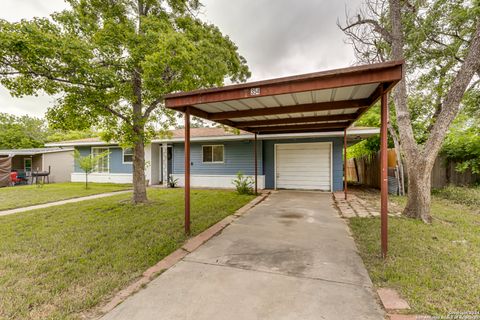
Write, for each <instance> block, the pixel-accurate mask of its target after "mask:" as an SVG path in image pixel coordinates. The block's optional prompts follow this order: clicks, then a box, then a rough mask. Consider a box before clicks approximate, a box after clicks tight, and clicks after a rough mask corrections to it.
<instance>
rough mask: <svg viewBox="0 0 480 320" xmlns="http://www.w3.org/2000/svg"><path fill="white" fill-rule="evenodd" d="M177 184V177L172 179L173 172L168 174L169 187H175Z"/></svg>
mask: <svg viewBox="0 0 480 320" xmlns="http://www.w3.org/2000/svg"><path fill="white" fill-rule="evenodd" d="M177 184H178V179H173V174H169V175H168V186H169V187H170V188H176V187H177Z"/></svg>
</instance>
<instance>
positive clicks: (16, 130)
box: [0, 113, 48, 149]
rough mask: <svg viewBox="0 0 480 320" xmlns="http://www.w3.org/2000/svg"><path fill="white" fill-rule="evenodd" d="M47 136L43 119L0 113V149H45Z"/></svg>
mask: <svg viewBox="0 0 480 320" xmlns="http://www.w3.org/2000/svg"><path fill="white" fill-rule="evenodd" d="M47 135H48V133H47V126H46V125H45V121H44V120H42V119H39V118H34V117H29V116H26V115H25V116H20V117H17V116H14V115H11V114H8V113H0V149H18V148H39V147H43V144H44V143H45V141H46V140H47Z"/></svg>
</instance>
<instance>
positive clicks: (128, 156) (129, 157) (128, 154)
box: [123, 148, 133, 163]
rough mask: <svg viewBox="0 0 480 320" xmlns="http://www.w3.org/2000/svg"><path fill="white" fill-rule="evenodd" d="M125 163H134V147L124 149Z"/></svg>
mask: <svg viewBox="0 0 480 320" xmlns="http://www.w3.org/2000/svg"><path fill="white" fill-rule="evenodd" d="M123 163H133V148H124V149H123Z"/></svg>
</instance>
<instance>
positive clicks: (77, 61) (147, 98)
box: [0, 0, 249, 143]
mask: <svg viewBox="0 0 480 320" xmlns="http://www.w3.org/2000/svg"><path fill="white" fill-rule="evenodd" d="M67 2H68V3H69V4H70V6H71V8H70V9H68V10H65V11H62V12H59V13H55V14H52V15H51V17H50V18H35V19H33V20H30V21H28V20H22V21H20V22H17V23H10V22H7V21H5V20H0V56H1V63H0V75H1V78H0V82H1V83H2V84H3V85H4V86H5V87H7V88H8V89H9V90H10V92H11V94H12V95H14V96H23V95H33V94H36V93H38V92H39V91H44V92H46V93H48V94H61V98H59V99H58V100H57V104H56V106H55V107H53V108H51V109H50V110H49V111H48V114H47V117H48V119H49V121H50V123H51V125H52V126H54V127H57V128H68V129H85V128H89V127H91V126H92V125H95V126H97V127H101V128H102V129H103V130H104V131H105V132H106V133H108V137H109V138H112V139H116V140H118V141H123V140H127V141H129V142H131V143H134V142H135V141H136V140H138V138H139V137H138V131H139V130H138V127H140V128H141V127H143V126H144V125H146V129H147V135H146V137H147V138H148V133H153V131H154V128H155V127H154V126H153V125H152V122H155V123H161V124H164V127H168V126H169V125H171V124H172V123H173V121H174V119H173V116H172V114H171V113H168V112H166V111H165V110H163V109H161V108H160V107H161V103H162V101H163V97H164V95H165V94H167V93H170V92H174V91H179V90H191V89H195V88H201V87H209V86H214V85H222V84H223V81H224V78H225V77H229V78H230V79H231V80H232V81H240V80H244V79H245V78H246V77H248V76H249V72H248V69H247V67H246V65H245V60H244V59H243V57H241V56H239V55H238V54H237V52H236V50H237V47H236V46H235V45H234V44H233V43H232V42H231V41H230V39H229V38H228V37H225V36H223V35H222V34H221V32H220V31H219V30H218V28H216V27H215V26H213V25H209V24H206V23H204V22H202V21H200V20H199V19H197V18H196V17H195V15H192V14H191V12H192V10H193V11H195V10H197V9H198V8H199V3H198V1H186V0H168V1H159V0H139V1H137V0H135V1H133V0H121V1H107V0H67ZM132 105H137V106H138V108H137V109H135V108H132ZM149 124H150V125H149ZM134 127H137V128H134ZM140 131H142V130H140Z"/></svg>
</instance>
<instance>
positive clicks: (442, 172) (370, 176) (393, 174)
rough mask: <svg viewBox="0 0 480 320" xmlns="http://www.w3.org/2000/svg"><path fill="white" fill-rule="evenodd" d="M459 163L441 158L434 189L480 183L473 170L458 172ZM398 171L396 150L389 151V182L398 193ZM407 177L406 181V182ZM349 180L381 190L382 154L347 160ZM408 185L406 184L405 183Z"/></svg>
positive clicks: (434, 171)
mask: <svg viewBox="0 0 480 320" xmlns="http://www.w3.org/2000/svg"><path fill="white" fill-rule="evenodd" d="M456 165H457V163H455V162H451V161H450V162H448V161H447V160H446V158H445V157H444V156H439V157H438V158H437V160H436V161H435V164H434V166H433V169H432V188H443V187H445V186H447V185H449V184H452V185H457V186H471V185H473V184H476V183H478V182H480V175H479V174H473V173H472V172H471V170H466V171H465V172H463V173H462V172H457V171H456V170H455V167H456ZM405 175H406V168H405ZM397 177H398V170H397V166H396V153H395V149H389V150H388V180H389V190H390V192H391V193H396V192H395V190H397ZM406 178H407V177H406V176H405V181H406ZM347 180H348V181H353V182H358V183H361V184H364V185H366V186H369V187H373V188H380V153H377V154H372V155H368V156H363V157H360V158H355V159H348V160H347ZM405 184H406V182H405Z"/></svg>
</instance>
